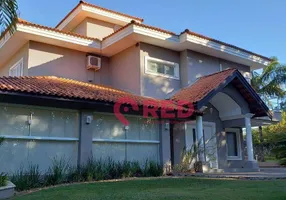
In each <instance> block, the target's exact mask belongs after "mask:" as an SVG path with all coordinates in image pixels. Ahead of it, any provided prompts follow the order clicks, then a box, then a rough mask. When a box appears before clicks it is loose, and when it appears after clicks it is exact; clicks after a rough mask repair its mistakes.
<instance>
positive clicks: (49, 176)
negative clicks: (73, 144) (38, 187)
mask: <svg viewBox="0 0 286 200" xmlns="http://www.w3.org/2000/svg"><path fill="white" fill-rule="evenodd" d="M69 168H70V166H69V162H68V161H67V160H66V159H65V158H64V157H63V158H60V159H58V158H57V157H55V158H54V159H53V161H52V166H51V167H50V168H49V169H48V172H47V173H46V175H45V185H47V186H49V185H58V184H62V183H65V182H67V177H68V169H69Z"/></svg>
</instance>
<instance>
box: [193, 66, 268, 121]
mask: <svg viewBox="0 0 286 200" xmlns="http://www.w3.org/2000/svg"><path fill="white" fill-rule="evenodd" d="M229 84H232V85H233V86H234V88H236V89H237V91H238V92H239V93H240V94H241V96H242V97H243V98H244V99H245V101H246V102H247V103H248V105H249V109H250V112H251V113H253V114H254V118H255V117H265V118H267V119H271V120H272V118H273V114H272V113H271V111H270V110H269V108H268V107H267V105H266V104H265V103H264V102H263V100H262V99H261V98H260V97H259V95H258V94H257V93H256V92H255V90H254V89H253V88H252V87H251V85H250V84H249V83H248V82H247V80H246V79H245V78H244V77H243V76H242V74H241V73H240V72H239V71H238V70H236V71H235V72H234V73H233V74H232V75H231V76H229V77H227V78H226V79H225V81H224V82H223V83H222V84H220V85H219V86H218V87H217V88H215V89H214V90H212V91H211V92H209V93H208V94H207V95H206V96H205V97H204V98H203V99H201V100H200V101H198V102H196V105H197V108H198V109H199V108H201V107H203V106H205V105H207V103H208V102H210V100H211V99H212V98H213V97H214V96H215V95H216V94H218V93H219V92H222V91H223V89H224V88H225V87H226V86H227V85H229Z"/></svg>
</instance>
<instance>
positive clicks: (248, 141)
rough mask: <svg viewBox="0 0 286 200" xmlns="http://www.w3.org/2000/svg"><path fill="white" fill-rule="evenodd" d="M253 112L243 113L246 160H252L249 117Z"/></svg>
mask: <svg viewBox="0 0 286 200" xmlns="http://www.w3.org/2000/svg"><path fill="white" fill-rule="evenodd" d="M252 116H253V114H251V113H248V114H246V115H245V118H244V119H245V128H246V145H247V157H248V161H254V155H253V142H252V131H251V117H252Z"/></svg>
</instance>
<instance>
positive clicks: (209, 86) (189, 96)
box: [171, 69, 237, 103]
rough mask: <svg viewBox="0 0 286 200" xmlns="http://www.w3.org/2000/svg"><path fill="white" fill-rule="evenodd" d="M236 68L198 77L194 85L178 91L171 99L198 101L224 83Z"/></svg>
mask: <svg viewBox="0 0 286 200" xmlns="http://www.w3.org/2000/svg"><path fill="white" fill-rule="evenodd" d="M235 71H237V70H236V69H228V70H224V71H222V72H218V73H214V74H211V75H208V76H203V77H201V78H200V79H198V80H197V81H196V82H195V83H194V84H193V85H191V86H189V87H186V88H183V89H182V90H180V91H179V92H177V93H176V94H175V95H174V96H173V97H172V98H171V100H173V101H180V100H181V101H182V100H183V101H188V102H192V103H196V102H198V101H200V100H202V99H203V98H204V97H206V96H207V95H208V94H209V93H210V92H211V91H213V90H215V89H216V88H218V87H219V85H221V84H223V83H224V81H225V80H226V79H227V78H228V77H229V76H231V75H232V74H233V73H234V72H235Z"/></svg>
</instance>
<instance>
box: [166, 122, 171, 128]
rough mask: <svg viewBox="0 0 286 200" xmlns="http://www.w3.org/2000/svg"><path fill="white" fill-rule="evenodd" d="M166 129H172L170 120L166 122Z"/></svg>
mask: <svg viewBox="0 0 286 200" xmlns="http://www.w3.org/2000/svg"><path fill="white" fill-rule="evenodd" d="M165 130H170V123H169V122H165Z"/></svg>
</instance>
